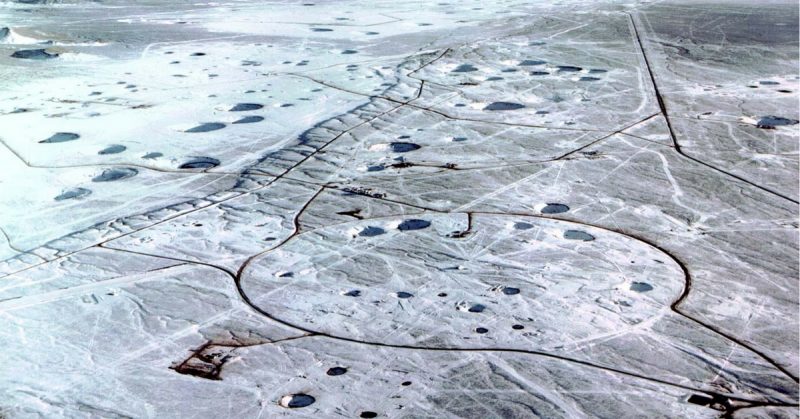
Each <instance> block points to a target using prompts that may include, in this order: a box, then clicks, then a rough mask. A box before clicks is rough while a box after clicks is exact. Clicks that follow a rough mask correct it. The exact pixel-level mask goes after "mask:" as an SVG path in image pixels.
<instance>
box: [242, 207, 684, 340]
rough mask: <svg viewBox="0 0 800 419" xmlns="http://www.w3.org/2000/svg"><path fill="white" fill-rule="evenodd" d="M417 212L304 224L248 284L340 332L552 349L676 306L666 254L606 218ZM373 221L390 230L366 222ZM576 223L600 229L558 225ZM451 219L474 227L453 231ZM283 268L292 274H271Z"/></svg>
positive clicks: (271, 303)
mask: <svg viewBox="0 0 800 419" xmlns="http://www.w3.org/2000/svg"><path fill="white" fill-rule="evenodd" d="M414 218H419V219H424V220H425V221H426V222H429V223H430V225H429V226H427V227H426V228H421V229H415V230H408V229H403V228H402V226H403V225H404V223H407V222H408V220H407V219H406V218H402V217H390V218H382V219H372V220H363V221H356V222H352V223H345V224H340V225H336V226H332V227H326V228H321V229H318V230H314V231H310V232H307V233H303V234H300V235H298V236H296V237H294V238H293V239H291V240H289V241H288V242H287V243H286V244H285V245H283V246H281V247H280V248H278V249H276V250H274V251H271V252H268V253H266V254H265V255H263V256H261V257H259V258H257V259H255V260H254V261H253V262H252V263H251V264H249V265H248V266H247V267H246V268H245V269H244V271H243V273H242V276H241V286H242V290H243V292H244V293H245V294H246V295H247V297H248V298H249V299H250V300H251V302H252V303H253V304H254V305H256V306H257V307H258V308H260V309H261V310H263V311H264V312H267V313H269V314H270V315H272V316H274V317H276V318H277V319H279V320H282V321H286V322H288V323H292V324H294V325H297V326H300V327H303V328H307V329H309V330H314V331H317V332H321V333H325V334H329V335H333V336H338V337H345V338H349V339H356V340H361V341H365V342H371V343H382V344H391V345H413V346H424V347H452V348H498V347H503V348H514V349H526V350H548V349H553V348H558V347H560V346H563V345H564V344H567V343H569V342H573V341H585V340H587V339H592V338H593V337H599V336H602V335H606V334H611V333H613V334H620V333H625V330H626V329H636V328H641V327H647V324H648V321H649V320H657V318H658V317H661V316H664V315H669V314H670V311H669V305H670V304H671V303H672V302H673V301H674V300H675V299H676V298H677V297H678V295H680V293H681V291H682V290H683V287H684V284H685V282H684V274H683V271H682V269H681V267H680V266H679V265H678V264H677V263H676V262H675V261H674V260H673V259H672V258H671V257H670V256H669V255H667V254H665V253H663V252H661V251H660V250H658V249H656V248H654V247H652V246H650V245H648V244H646V243H644V242H641V241H639V240H637V239H634V238H631V237H628V236H625V235H622V234H619V233H615V232H611V231H608V230H603V229H600V228H595V227H590V226H586V225H582V224H577V223H573V222H568V221H561V220H554V219H544V218H537V217H524V216H513V215H495V214H476V215H473V216H472V217H471V218H472V220H471V222H470V221H468V215H467V214H460V213H457V214H438V215H425V216H418V217H414ZM521 222H524V223H526V224H527V225H531V226H532V228H527V229H519V228H517V227H516V226H517V225H519V223H521ZM367 228H381V229H383V230H384V231H385V233H384V234H380V235H363V234H360V232H362V231H364V230H365V229H367ZM578 229H580V230H581V231H586V232H588V233H589V234H592V236H594V237H595V238H596V239H595V240H593V241H589V242H586V241H581V240H569V239H565V238H564V237H563V235H564V232H565V231H570V230H578ZM455 230H458V231H468V234H466V235H463V236H461V237H462V238H452V237H448V234H449V233H450V232H451V231H455ZM284 271H291V272H293V273H294V274H293V276H292V277H290V278H284V277H279V276H276V275H275V273H276V272H284ZM632 284H637V285H635V286H633V288H635V289H641V287H643V285H641V284H647V285H648V286H649V287H651V288H650V289H648V291H647V292H637V291H636V290H633V289H632ZM354 290H357V291H358V293H354ZM506 290H513V292H506ZM399 295H402V296H403V297H404V298H399V297H398V296H399ZM440 295H446V296H445V297H441V296H440ZM478 306H480V307H482V308H483V309H482V310H464V309H463V308H464V307H478ZM515 325H517V329H514V328H513V326H515ZM519 325H522V326H523V327H524V329H525V330H524V332H522V333H520V332H519V330H520V329H519ZM476 328H482V330H484V329H485V332H482V333H480V334H476V333H475V330H477V329H476Z"/></svg>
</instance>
